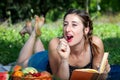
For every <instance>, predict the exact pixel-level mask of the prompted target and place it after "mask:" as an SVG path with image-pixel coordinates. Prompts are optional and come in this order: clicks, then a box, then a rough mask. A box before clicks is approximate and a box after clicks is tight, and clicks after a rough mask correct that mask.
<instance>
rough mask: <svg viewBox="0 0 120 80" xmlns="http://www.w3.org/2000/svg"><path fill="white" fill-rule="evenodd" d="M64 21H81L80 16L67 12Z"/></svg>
mask: <svg viewBox="0 0 120 80" xmlns="http://www.w3.org/2000/svg"><path fill="white" fill-rule="evenodd" d="M64 21H81V18H80V17H79V16H78V15H76V14H68V15H67V16H66V17H65V20H64Z"/></svg>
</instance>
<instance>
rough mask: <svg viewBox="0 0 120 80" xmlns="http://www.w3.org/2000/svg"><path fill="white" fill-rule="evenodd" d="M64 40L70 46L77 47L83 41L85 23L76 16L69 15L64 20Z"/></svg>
mask: <svg viewBox="0 0 120 80" xmlns="http://www.w3.org/2000/svg"><path fill="white" fill-rule="evenodd" d="M63 25H64V28H63V33H64V38H65V39H66V40H67V42H68V44H69V45H70V46H74V45H77V44H79V43H80V42H81V40H82V39H83V28H84V26H83V23H82V21H81V19H80V17H79V16H77V15H76V14H68V15H67V16H66V18H65V20H64V23H63Z"/></svg>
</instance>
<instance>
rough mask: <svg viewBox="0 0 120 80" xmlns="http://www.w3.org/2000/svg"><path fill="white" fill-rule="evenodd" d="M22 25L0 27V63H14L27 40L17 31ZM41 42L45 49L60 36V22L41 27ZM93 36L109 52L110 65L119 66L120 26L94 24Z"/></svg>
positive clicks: (26, 37)
mask: <svg viewBox="0 0 120 80" xmlns="http://www.w3.org/2000/svg"><path fill="white" fill-rule="evenodd" d="M23 25H24V23H20V24H16V25H12V26H11V27H8V26H5V25H0V63H2V64H4V65H6V64H8V63H11V62H14V61H16V59H17V58H18V55H19V51H20V49H21V48H22V46H23V45H24V43H25V42H26V40H27V39H28V35H26V36H25V37H24V38H22V37H21V36H20V35H19V31H20V29H21V28H22V26H23ZM41 30H42V35H41V37H40V38H41V40H42V42H43V44H44V46H45V48H46V49H48V43H49V41H50V40H51V39H52V38H53V37H57V36H61V35H62V23H61V21H58V22H54V23H47V24H45V25H44V26H43V27H42V29H41ZM93 31H94V34H95V35H97V36H99V37H100V38H101V39H102V40H103V43H104V46H105V52H109V53H110V55H109V62H110V64H120V55H119V53H120V45H119V42H120V26H119V25H117V24H112V23H104V24H103V23H98V22H95V24H94V30H93Z"/></svg>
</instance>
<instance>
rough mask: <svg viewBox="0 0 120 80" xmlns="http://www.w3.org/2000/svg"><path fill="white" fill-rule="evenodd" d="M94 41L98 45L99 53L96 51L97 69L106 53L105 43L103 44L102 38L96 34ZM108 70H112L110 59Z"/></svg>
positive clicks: (94, 63)
mask: <svg viewBox="0 0 120 80" xmlns="http://www.w3.org/2000/svg"><path fill="white" fill-rule="evenodd" d="M93 43H94V44H95V45H97V46H98V48H97V50H98V53H95V56H94V58H93V68H94V69H97V68H98V67H99V66H100V64H101V61H102V58H103V55H104V45H103V42H102V40H101V39H100V38H98V37H96V36H93ZM106 70H107V71H106V72H107V73H108V72H109V70H110V66H109V63H108V61H107V64H106Z"/></svg>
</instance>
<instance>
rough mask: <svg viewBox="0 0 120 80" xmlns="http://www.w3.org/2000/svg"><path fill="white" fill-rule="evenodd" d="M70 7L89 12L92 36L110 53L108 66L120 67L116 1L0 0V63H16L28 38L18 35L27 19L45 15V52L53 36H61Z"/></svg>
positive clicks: (117, 3)
mask: <svg viewBox="0 0 120 80" xmlns="http://www.w3.org/2000/svg"><path fill="white" fill-rule="evenodd" d="M69 8H77V9H84V10H86V11H87V12H89V14H90V16H91V18H92V20H93V26H94V30H93V33H94V35H97V36H99V37H100V38H101V39H102V40H103V42H104V46H105V52H109V53H110V55H109V62H110V64H120V45H119V42H120V7H119V0H1V1H0V63H1V64H4V65H7V64H9V63H11V62H15V61H16V59H17V58H18V55H19V52H20V49H21V48H22V46H23V45H24V43H25V42H26V40H27V39H28V37H29V36H28V35H26V36H25V37H24V38H23V37H21V36H20V35H19V31H20V30H21V29H22V28H23V26H25V21H26V20H28V19H29V20H33V18H34V15H39V16H44V17H45V19H46V20H45V24H44V25H43V27H42V29H41V30H42V35H41V36H40V38H41V40H42V41H43V44H44V46H45V48H46V49H48V43H49V41H50V40H51V39H52V38H53V37H57V36H61V35H62V19H63V15H64V13H65V11H66V10H68V9H69Z"/></svg>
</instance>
